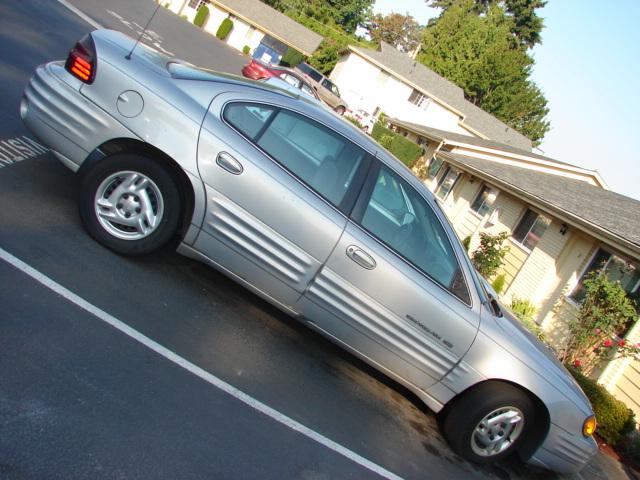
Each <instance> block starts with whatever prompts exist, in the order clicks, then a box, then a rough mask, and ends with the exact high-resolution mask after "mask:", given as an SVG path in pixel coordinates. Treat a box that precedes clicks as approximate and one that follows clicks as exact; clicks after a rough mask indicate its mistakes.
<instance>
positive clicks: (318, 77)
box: [297, 63, 322, 83]
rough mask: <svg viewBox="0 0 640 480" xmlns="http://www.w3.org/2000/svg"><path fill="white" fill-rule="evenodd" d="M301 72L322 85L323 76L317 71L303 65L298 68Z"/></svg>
mask: <svg viewBox="0 0 640 480" xmlns="http://www.w3.org/2000/svg"><path fill="white" fill-rule="evenodd" d="M297 68H298V69H299V70H300V71H301V72H303V73H305V74H306V75H308V76H309V77H311V78H313V79H314V80H315V81H316V82H318V83H320V82H321V81H322V74H321V73H320V72H318V71H317V70H314V69H313V68H311V67H310V66H309V65H307V64H306V63H301V64H299V65H298V67H297Z"/></svg>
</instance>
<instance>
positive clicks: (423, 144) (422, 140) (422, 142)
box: [416, 136, 429, 147]
mask: <svg viewBox="0 0 640 480" xmlns="http://www.w3.org/2000/svg"><path fill="white" fill-rule="evenodd" d="M416 143H417V144H418V145H420V146H421V147H426V146H428V145H429V140H427V139H426V138H424V137H422V136H418V141H417V142H416Z"/></svg>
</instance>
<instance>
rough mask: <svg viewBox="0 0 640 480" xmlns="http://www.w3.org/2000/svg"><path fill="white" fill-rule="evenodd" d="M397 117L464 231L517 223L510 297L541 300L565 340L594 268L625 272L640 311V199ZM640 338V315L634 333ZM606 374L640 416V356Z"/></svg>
mask: <svg viewBox="0 0 640 480" xmlns="http://www.w3.org/2000/svg"><path fill="white" fill-rule="evenodd" d="M389 123H390V126H391V127H392V128H393V129H394V130H395V131H396V132H398V133H400V134H403V135H405V136H406V137H407V138H408V139H410V140H412V141H414V142H416V143H420V144H422V145H423V146H424V148H425V152H426V153H425V157H423V161H426V162H427V165H424V164H423V168H424V169H426V170H424V172H425V174H424V176H425V177H426V180H425V183H426V184H427V186H428V187H429V188H430V189H431V190H432V191H433V192H434V194H435V195H436V197H437V198H438V199H439V200H440V202H441V203H442V206H443V209H444V211H445V213H446V214H447V216H448V218H449V220H450V221H451V223H452V224H453V226H454V228H455V230H456V232H457V234H458V235H459V237H460V238H461V239H464V238H465V237H468V236H469V237H471V247H470V251H473V250H474V249H475V248H476V246H477V245H478V243H479V234H480V232H488V233H492V234H496V233H499V232H503V231H506V232H509V234H510V237H509V239H508V240H507V243H508V246H509V252H508V253H507V255H506V257H505V262H504V265H503V267H502V268H501V271H500V272H499V273H502V274H504V275H505V280H506V282H505V286H504V290H503V292H502V294H501V298H502V300H503V301H504V303H506V304H509V303H510V301H511V299H513V298H514V297H517V298H520V299H526V300H530V301H531V302H533V304H534V305H535V306H536V308H537V312H536V316H535V320H536V322H537V323H538V324H539V325H540V326H541V327H542V329H543V331H544V332H545V334H546V336H547V339H548V340H549V341H550V343H551V344H552V345H553V346H554V347H555V348H557V349H561V348H562V346H563V345H564V343H565V341H566V335H567V333H568V330H567V325H568V321H569V319H570V318H571V316H572V315H575V314H576V313H577V310H578V307H579V303H580V301H581V295H582V288H581V285H582V280H583V279H584V277H585V275H586V274H587V273H589V272H590V271H592V270H596V269H597V270H600V271H606V272H607V273H608V274H609V276H610V278H613V279H616V280H620V282H621V285H622V287H623V288H624V289H625V290H626V292H627V295H628V296H629V297H630V298H632V299H634V300H635V301H636V305H637V307H638V311H639V313H640V201H637V200H634V199H632V198H629V197H626V196H624V195H620V194H618V193H615V192H612V191H610V190H608V188H607V185H606V184H605V182H604V180H603V179H602V177H601V176H600V175H599V174H598V172H596V171H592V170H587V169H584V168H581V167H577V166H575V165H570V164H567V163H563V162H559V161H557V160H554V159H552V158H549V157H545V156H542V155H537V154H535V153H532V152H530V151H527V150H524V149H520V148H516V147H513V146H510V145H505V144H501V143H500V142H495V141H490V140H485V139H482V138H474V137H471V136H468V135H461V134H459V133H455V132H447V131H443V130H439V129H435V128H430V127H425V126H422V125H417V124H414V123H410V122H405V121H401V120H397V119H390V120H389ZM625 335H626V338H627V340H628V341H630V342H633V343H634V344H635V343H638V342H640V322H638V321H636V322H635V324H634V325H633V326H631V328H630V329H629V330H628V331H627V332H626V334H625ZM598 381H599V382H600V383H602V384H603V385H605V387H606V388H607V389H609V390H610V391H611V392H612V393H613V394H614V395H615V396H616V397H617V398H619V399H620V400H622V401H624V402H625V403H626V404H627V405H628V406H629V408H631V409H633V410H634V411H635V413H636V417H637V418H638V419H640V361H638V360H634V359H631V358H626V359H618V360H614V361H612V362H610V363H609V364H608V365H607V366H606V368H604V370H603V371H601V372H600V373H599V376H598Z"/></svg>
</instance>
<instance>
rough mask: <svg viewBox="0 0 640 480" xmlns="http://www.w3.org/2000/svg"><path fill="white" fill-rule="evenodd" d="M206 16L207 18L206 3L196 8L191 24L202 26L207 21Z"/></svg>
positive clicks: (207, 8)
mask: <svg viewBox="0 0 640 480" xmlns="http://www.w3.org/2000/svg"><path fill="white" fill-rule="evenodd" d="M207 18H209V7H207V6H206V5H202V6H201V7H200V8H199V9H198V13H196V16H195V18H194V19H193V24H194V25H195V26H196V27H200V28H202V26H203V25H204V24H205V22H206V21H207Z"/></svg>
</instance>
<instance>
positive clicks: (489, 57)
mask: <svg viewBox="0 0 640 480" xmlns="http://www.w3.org/2000/svg"><path fill="white" fill-rule="evenodd" d="M476 8H477V3H476V0H455V2H454V3H452V5H451V6H450V7H449V8H447V9H446V10H444V11H443V12H442V14H441V15H440V16H439V17H438V19H437V21H435V22H433V23H432V24H431V25H430V26H428V27H427V28H426V29H425V31H424V35H423V37H422V50H421V52H420V54H419V55H418V60H419V61H420V62H422V63H423V64H424V65H426V66H427V67H429V68H431V69H432V70H434V71H435V72H437V73H439V74H440V75H442V76H443V77H445V78H448V79H449V80H451V81H452V82H454V83H456V84H457V85H459V86H460V87H461V88H462V89H463V90H464V95H465V97H466V98H467V100H469V101H470V102H472V103H474V104H475V105H477V106H478V107H480V108H482V109H483V110H485V111H487V112H489V113H491V114H493V115H494V116H496V117H497V118H499V119H500V120H502V121H503V122H504V123H506V124H507V125H509V126H511V127H512V128H514V129H515V130H517V131H519V132H520V133H522V134H523V135H525V136H527V137H528V138H530V139H531V140H532V141H533V143H534V144H535V145H537V144H539V143H540V142H541V140H542V138H543V137H544V135H545V134H546V132H547V131H548V130H549V122H548V120H547V119H546V115H547V114H548V113H549V109H548V108H547V100H546V98H545V97H544V95H543V94H542V92H541V90H540V89H539V88H538V86H537V85H536V84H535V83H534V82H533V81H531V79H530V75H531V69H532V67H533V59H532V58H531V57H530V56H529V55H528V54H527V53H526V51H525V50H524V49H522V48H520V47H519V45H518V42H517V40H516V38H515V37H514V36H513V35H512V33H511V29H512V27H513V19H512V18H510V17H509V16H507V15H506V14H505V11H504V10H503V8H502V7H501V6H500V5H498V4H496V3H491V4H490V5H489V7H488V9H487V12H486V14H484V15H478V14H477V13H476Z"/></svg>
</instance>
